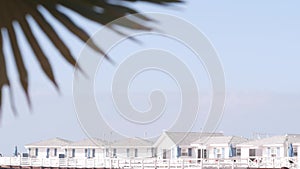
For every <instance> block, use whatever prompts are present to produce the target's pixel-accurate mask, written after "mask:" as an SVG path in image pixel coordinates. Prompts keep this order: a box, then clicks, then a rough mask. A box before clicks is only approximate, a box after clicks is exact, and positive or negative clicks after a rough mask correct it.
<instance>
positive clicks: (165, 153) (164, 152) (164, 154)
mask: <svg viewBox="0 0 300 169" xmlns="http://www.w3.org/2000/svg"><path fill="white" fill-rule="evenodd" d="M163 159H167V150H166V149H163Z"/></svg>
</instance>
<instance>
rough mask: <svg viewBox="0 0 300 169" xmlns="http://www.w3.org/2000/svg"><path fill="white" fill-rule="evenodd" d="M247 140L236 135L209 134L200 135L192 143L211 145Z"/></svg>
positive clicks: (234, 143)
mask: <svg viewBox="0 0 300 169" xmlns="http://www.w3.org/2000/svg"><path fill="white" fill-rule="evenodd" d="M246 141H248V139H246V138H243V137H237V136H210V137H201V138H200V139H198V140H196V141H194V142H193V143H192V144H201V145H206V146H208V145H212V144H228V145H229V144H232V145H233V146H235V145H236V144H239V143H243V142H246Z"/></svg>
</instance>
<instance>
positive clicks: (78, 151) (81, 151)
mask: <svg viewBox="0 0 300 169" xmlns="http://www.w3.org/2000/svg"><path fill="white" fill-rule="evenodd" d="M73 149H75V158H87V157H86V153H85V149H90V158H104V157H105V149H102V148H88V147H86V148H68V153H67V154H68V155H67V157H69V158H71V157H72V151H73ZM93 149H95V157H93Z"/></svg>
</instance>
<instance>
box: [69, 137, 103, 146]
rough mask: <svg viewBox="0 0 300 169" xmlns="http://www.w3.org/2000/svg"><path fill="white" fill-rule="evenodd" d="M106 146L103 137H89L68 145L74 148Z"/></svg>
mask: <svg viewBox="0 0 300 169" xmlns="http://www.w3.org/2000/svg"><path fill="white" fill-rule="evenodd" d="M103 146H105V142H104V141H103V140H101V139H98V138H87V139H83V140H80V141H76V142H73V143H70V144H69V145H68V147H70V148H72V147H74V148H76V147H95V148H97V147H103Z"/></svg>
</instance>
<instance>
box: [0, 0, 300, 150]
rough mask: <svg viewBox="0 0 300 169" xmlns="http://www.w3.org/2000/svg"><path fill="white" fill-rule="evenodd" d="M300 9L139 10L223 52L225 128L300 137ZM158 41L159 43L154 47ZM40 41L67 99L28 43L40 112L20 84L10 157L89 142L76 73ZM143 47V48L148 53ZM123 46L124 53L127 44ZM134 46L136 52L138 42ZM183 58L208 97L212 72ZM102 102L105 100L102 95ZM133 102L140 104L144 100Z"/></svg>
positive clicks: (7, 119) (248, 4)
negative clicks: (173, 19) (34, 147)
mask: <svg viewBox="0 0 300 169" xmlns="http://www.w3.org/2000/svg"><path fill="white" fill-rule="evenodd" d="M299 5H300V2H299V1H296V0H294V1H279V0H278V1H274V0H272V1H271V0H268V1H258V0H251V1H232V0H229V1H202V0H193V1H189V2H188V3H186V4H184V5H180V6H178V7H170V8H167V7H159V6H152V5H151V6H150V5H146V4H143V3H141V4H136V5H135V6H136V7H137V8H138V9H140V10H141V11H145V12H163V13H167V14H172V15H175V16H179V17H181V18H184V19H186V20H187V21H188V22H190V23H192V24H193V25H195V26H196V27H197V28H198V29H199V30H201V31H202V32H203V33H204V34H206V36H207V37H208V38H209V39H210V41H211V42H212V44H213V45H214V46H215V48H216V50H217V51H218V53H219V57H220V60H221V62H222V64H223V67H224V71H225V78H226V88H227V91H228V96H227V101H226V108H225V112H224V116H223V120H222V121H221V123H220V126H219V128H218V131H223V132H224V133H225V134H233V135H243V136H246V137H250V136H251V134H252V132H262V133H270V134H284V133H300V128H299V127H297V124H298V121H299V120H298V119H300V115H299V112H300V104H299V102H300V79H299V75H298V73H299V72H300V66H299V65H300V57H299V56H300V51H299V49H300V48H299V46H300V22H299V20H300V12H299V9H298V8H299ZM77 20H78V22H79V23H81V24H84V25H85V29H87V30H89V31H90V32H91V34H92V32H95V31H97V30H98V28H99V26H97V25H95V24H92V23H89V22H88V21H83V20H80V19H77ZM53 24H54V25H55V27H56V28H57V30H58V32H59V33H60V34H61V35H64V36H65V38H64V40H65V41H66V42H67V44H68V46H69V47H70V48H71V49H72V53H73V54H74V55H76V56H78V55H79V52H80V49H81V48H82V43H80V42H79V41H78V39H76V38H75V37H73V36H71V33H68V32H67V31H65V29H63V27H62V26H60V25H59V24H57V23H55V21H53ZM36 31H37V32H36V34H37V35H39V36H41V37H42V35H41V34H40V33H39V32H38V31H39V30H36ZM18 33H20V32H18ZM141 40H147V42H149V43H147V42H144V43H143V45H144V46H146V47H149V46H147V45H150V47H153V46H154V47H155V45H156V46H162V47H165V48H167V49H169V48H168V46H167V45H165V43H164V42H169V44H171V45H170V46H171V48H172V47H173V46H176V47H177V46H178V47H179V46H180V45H178V44H176V43H175V42H172V41H170V40H168V39H159V37H142V38H141ZM156 40H158V41H159V43H156V44H155V45H154V44H151V42H153V41H156ZM40 42H41V44H42V47H43V48H44V49H45V50H46V51H47V54H48V55H49V57H50V61H51V63H55V66H54V71H55V75H56V77H57V80H58V82H59V85H60V88H61V90H60V94H59V93H58V92H56V91H55V89H54V87H53V85H51V84H50V83H49V81H48V80H47V79H46V78H45V77H44V76H43V74H42V73H40V71H38V70H39V67H38V66H37V64H36V61H35V60H34V59H33V57H32V56H30V55H32V52H31V51H30V50H29V47H28V45H26V43H22V44H24V46H23V50H24V53H26V54H27V55H28V56H26V57H27V58H28V59H27V60H26V65H27V66H28V67H30V68H29V72H30V75H31V76H30V94H31V98H32V103H33V105H32V106H33V109H32V111H30V110H29V109H28V106H27V103H26V102H25V98H24V94H23V93H22V92H21V90H20V86H19V85H16V83H14V84H15V86H14V90H15V93H14V94H15V102H16V104H18V112H19V115H18V116H17V117H15V116H13V114H12V112H11V109H10V103H9V99H8V91H5V93H4V96H5V97H4V103H3V116H2V121H1V122H2V124H1V128H0V138H1V140H0V153H3V154H6V155H11V154H12V152H13V150H14V146H15V145H18V146H19V148H20V149H21V151H24V149H23V148H22V147H23V145H24V144H26V143H30V142H33V141H37V140H42V139H46V138H51V137H63V138H66V139H71V140H79V139H82V138H84V137H86V136H85V134H84V133H83V132H82V130H81V128H80V125H79V123H78V121H77V118H76V113H75V110H74V106H73V101H72V79H73V74H72V73H73V70H72V68H71V67H70V66H68V65H67V64H66V63H65V62H64V60H63V59H61V58H60V57H56V55H58V54H59V53H58V52H57V51H55V49H54V47H53V45H50V44H49V43H48V42H47V41H45V40H43V39H42V38H41V41H40ZM128 43H129V42H128ZM135 45H137V44H135ZM143 45H138V46H140V48H143ZM7 49H8V48H7ZM118 49H119V50H122V45H121V46H120V47H119V48H118ZM132 49H135V46H134V45H133V47H132ZM169 50H171V49H169ZM174 50H175V49H174ZM177 50H178V49H177ZM182 50H184V49H182ZM8 53H9V51H8ZM112 53H113V52H112ZM119 53H120V51H118V50H117V51H116V52H115V54H113V55H118V54H119ZM183 60H185V62H187V63H189V64H190V66H191V69H192V70H193V71H195V74H196V75H199V79H198V82H199V83H201V85H202V88H201V89H202V90H203V92H204V93H205V89H206V87H207V86H209V84H208V83H207V77H202V75H205V73H204V69H203V67H202V66H201V64H200V63H194V62H193V58H192V57H186V58H183ZM8 62H9V63H11V62H12V60H11V59H8ZM9 68H10V69H11V71H10V74H11V76H10V77H11V78H12V81H16V79H17V78H16V77H15V75H13V72H14V67H12V66H11V64H9ZM152 73H153V72H152ZM154 74H155V73H154ZM100 75H101V74H100ZM154 76H162V77H163V76H164V75H156V74H155V75H154ZM154 76H153V74H152V76H151V78H148V80H149V81H151V80H155V78H154ZM143 77H144V76H143ZM146 77H147V76H146ZM146 77H144V79H143V78H141V79H137V84H135V85H137V86H138V84H141V85H142V84H143V81H145V80H147V78H146ZM101 78H103V79H105V78H106V77H105V76H104V77H102V76H99V79H98V81H96V82H97V83H101ZM156 82H157V83H159V81H156ZM171 83H172V81H171V80H166V81H165V84H164V83H162V84H161V85H162V86H164V85H169V84H171ZM96 91H97V89H96ZM99 91H100V90H99ZM206 94H207V93H205V94H203V98H208V97H207V96H206ZM97 99H98V100H101V98H97ZM133 99H136V100H139V96H138V95H137V96H136V98H133ZM104 100H105V99H104ZM204 100H205V99H204ZM101 101H102V100H101ZM174 102H176V100H175V101H174ZM207 102H209V101H203V107H204V109H203V110H202V111H205V110H206V109H207ZM136 103H138V104H137V105H136V106H137V107H140V108H142V109H143V108H145V106H146V105H145V104H144V102H143V101H140V102H138V101H136ZM107 109H109V107H108V108H107ZM198 121H199V125H198V126H196V127H195V129H194V130H199V129H200V128H201V119H198Z"/></svg>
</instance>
